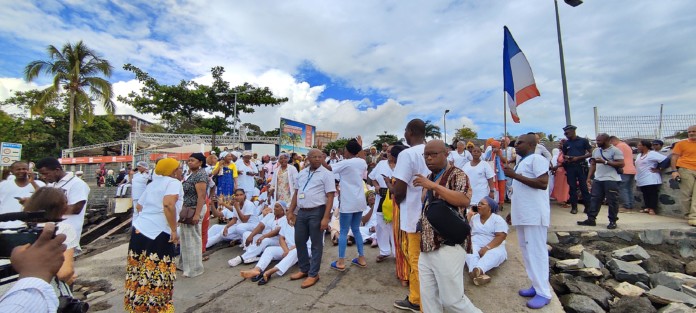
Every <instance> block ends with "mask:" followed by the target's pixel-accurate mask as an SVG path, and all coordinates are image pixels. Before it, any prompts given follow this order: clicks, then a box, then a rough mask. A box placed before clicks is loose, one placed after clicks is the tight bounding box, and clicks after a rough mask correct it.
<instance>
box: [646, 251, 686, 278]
mask: <svg viewBox="0 0 696 313" xmlns="http://www.w3.org/2000/svg"><path fill="white" fill-rule="evenodd" d="M640 266H641V267H643V268H644V269H645V270H646V271H647V272H648V273H651V274H652V273H659V272H678V273H684V262H682V261H681V260H679V258H678V257H676V258H675V257H673V256H671V255H669V254H666V253H663V252H659V251H653V252H651V253H650V259H647V260H645V261H643V263H642V264H641V265H640ZM687 274H688V273H687Z"/></svg>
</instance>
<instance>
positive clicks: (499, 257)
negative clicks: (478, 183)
mask: <svg viewBox="0 0 696 313" xmlns="http://www.w3.org/2000/svg"><path fill="white" fill-rule="evenodd" d="M496 212H498V203H497V202H496V201H495V200H493V198H491V197H483V199H481V201H480V202H479V203H478V213H475V212H473V211H470V212H469V214H468V217H469V218H468V220H469V223H470V224H471V248H472V251H473V253H472V254H467V255H466V265H467V266H468V267H469V276H470V277H471V279H472V280H473V281H474V285H477V286H479V285H482V284H486V283H488V282H490V281H491V277H490V276H488V275H486V273H487V272H488V271H490V270H491V269H494V268H496V267H498V266H500V264H502V263H503V262H505V260H506V259H507V251H505V238H506V237H507V232H508V225H507V223H506V222H505V219H503V218H502V217H501V216H500V215H498V214H496Z"/></svg>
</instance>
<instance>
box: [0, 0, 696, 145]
mask: <svg viewBox="0 0 696 313" xmlns="http://www.w3.org/2000/svg"><path fill="white" fill-rule="evenodd" d="M0 1H2V6H3V10H2V11H0V100H3V99H5V98H7V97H9V96H10V95H11V94H12V92H13V91H15V90H27V89H31V88H38V87H43V86H45V85H46V84H47V83H48V82H49V81H50V79H49V78H48V77H42V78H40V79H39V80H37V81H36V82H34V83H26V82H24V81H23V80H22V71H23V68H24V66H25V65H26V64H27V63H28V62H30V61H32V60H37V59H45V58H46V54H45V48H46V46H48V45H56V46H62V45H63V44H64V43H65V42H67V41H73V42H74V41H77V40H83V41H84V42H85V43H86V44H87V45H88V46H90V47H91V48H93V49H94V50H96V51H98V52H99V53H101V54H102V55H103V56H104V57H105V58H106V59H108V60H110V61H111V63H112V65H113V66H114V67H115V69H116V71H115V72H114V75H113V76H112V77H111V78H110V80H111V81H112V82H113V83H114V90H115V92H116V93H117V94H121V95H123V94H127V93H128V92H131V91H134V90H137V89H138V88H139V86H138V83H137V82H136V81H134V77H133V75H132V74H131V73H129V72H126V71H123V70H122V66H123V64H125V63H132V64H133V65H135V66H138V67H140V68H141V69H143V70H145V71H147V72H149V73H150V74H152V75H153V76H154V77H155V78H157V79H158V80H160V81H161V82H164V83H176V82H178V81H179V80H181V79H195V80H197V81H200V82H203V83H208V82H210V74H209V73H210V68H211V67H213V66H217V65H221V66H224V67H225V69H226V76H225V78H226V79H227V80H229V81H230V82H232V83H233V84H242V83H244V82H249V83H252V84H255V85H258V86H268V87H269V88H270V89H271V90H272V91H273V92H274V93H275V94H277V95H279V96H283V97H288V98H289V99H290V100H289V101H288V103H285V104H283V105H281V106H279V107H275V108H260V109H259V110H258V111H257V113H255V114H242V115H241V116H240V117H241V118H242V121H243V122H251V123H255V124H258V125H259V126H261V128H262V129H271V128H274V127H277V126H276V125H277V124H278V119H279V118H280V117H281V116H283V117H287V118H290V119H293V120H298V121H305V122H307V123H309V124H314V125H316V126H317V127H318V129H319V130H333V131H337V132H339V133H340V135H341V136H346V137H352V136H355V135H358V134H361V135H363V136H365V137H367V138H368V139H369V138H374V136H375V135H376V134H379V133H382V132H383V131H385V130H386V131H388V132H390V133H394V134H397V135H399V136H401V134H402V132H403V128H404V125H405V124H406V123H407V122H408V120H409V119H411V118H422V119H424V120H432V121H433V122H434V123H435V124H436V125H439V126H442V117H443V113H444V111H445V110H447V109H449V110H451V111H450V113H449V114H447V130H448V133H449V135H448V138H452V135H453V132H454V129H456V128H459V127H462V126H467V127H471V128H474V129H475V130H477V131H478V132H479V135H480V137H490V136H496V137H497V136H499V135H500V134H502V133H503V126H502V119H503V112H504V111H503V103H502V101H503V93H502V87H503V86H502V84H503V82H502V46H503V26H504V25H507V26H508V27H509V28H510V31H511V32H512V34H513V36H514V37H515V39H516V41H517V43H518V45H519V46H520V48H521V49H522V50H523V51H524V52H525V54H526V55H527V58H528V59H529V63H530V64H531V67H532V70H533V71H534V74H535V79H536V83H537V86H538V88H539V90H540V92H541V97H539V98H535V99H532V100H530V101H528V102H526V103H524V104H523V105H521V106H520V107H519V108H518V113H519V115H520V118H521V120H522V123H520V124H512V123H511V122H510V119H508V131H509V132H510V133H512V134H521V133H525V132H527V131H544V132H546V133H554V134H556V135H560V134H561V133H562V131H561V128H562V127H563V126H564V124H565V121H564V111H563V94H562V91H561V90H562V88H561V79H560V67H559V61H558V46H557V39H556V28H555V26H556V25H555V16H554V8H553V1H551V0H536V1H533V2H531V3H533V4H530V2H528V1H485V2H482V1H475V0H461V1H380V2H331V3H329V2H325V1H318V0H317V1H271V2H264V3H257V2H251V1H246V2H245V1H242V2H239V1H234V2H231V1H222V0H217V1H174V2H171V1H157V0H155V1H139V0H136V1H124V0H92V1H87V0H70V1H53V0H46V1H9V0H0ZM559 10H560V15H561V26H562V30H563V44H564V48H565V56H566V71H567V78H568V87H569V97H570V104H571V112H572V116H573V124H576V125H577V126H579V131H580V133H581V134H583V135H591V134H593V133H594V124H593V119H592V108H593V107H594V106H597V107H598V108H599V111H600V114H610V115H616V114H627V115H646V114H657V112H658V110H659V105H660V104H661V103H664V104H665V114H681V113H696V109H695V108H696V106H694V105H693V99H695V98H696V88H694V86H695V85H696V79H695V78H693V73H694V72H696V55H695V54H694V53H693V51H696V41H694V40H693V38H696V24H694V23H693V21H694V20H696V4H694V3H693V2H692V1H660V2H654V1H638V2H636V1H629V0H614V1H597V0H587V1H585V3H584V4H583V5H581V6H579V7H576V8H573V7H570V6H568V5H565V4H564V3H563V2H562V1H560V2H559ZM117 105H118V106H117V113H129V114H131V113H133V114H137V113H136V112H135V111H134V110H133V109H132V108H130V107H128V106H126V105H124V104H120V103H118V104H117ZM6 109H7V108H6ZM146 117H147V118H150V119H156V118H157V117H156V116H146Z"/></svg>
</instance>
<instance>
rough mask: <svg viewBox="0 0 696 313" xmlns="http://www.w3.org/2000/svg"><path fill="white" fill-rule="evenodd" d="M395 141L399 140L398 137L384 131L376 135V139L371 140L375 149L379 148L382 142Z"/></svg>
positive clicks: (390, 142) (391, 142) (389, 142)
mask: <svg viewBox="0 0 696 313" xmlns="http://www.w3.org/2000/svg"><path fill="white" fill-rule="evenodd" d="M397 141H399V137H397V136H396V135H392V134H387V133H386V132H385V133H384V134H381V135H377V139H375V140H374V141H372V145H373V146H375V147H376V148H377V150H381V149H382V143H384V142H386V143H387V144H390V145H391V144H393V143H395V142H397ZM363 148H365V147H363Z"/></svg>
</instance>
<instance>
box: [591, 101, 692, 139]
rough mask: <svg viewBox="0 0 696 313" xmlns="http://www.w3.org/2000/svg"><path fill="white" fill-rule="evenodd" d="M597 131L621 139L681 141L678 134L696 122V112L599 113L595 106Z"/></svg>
mask: <svg viewBox="0 0 696 313" xmlns="http://www.w3.org/2000/svg"><path fill="white" fill-rule="evenodd" d="M594 121H595V133H596V134H599V133H607V134H609V135H612V136H616V137H619V138H621V139H631V138H634V139H635V138H640V139H660V140H663V141H664V142H665V143H667V144H671V143H673V142H676V141H679V140H680V139H679V138H677V134H680V133H682V132H686V129H687V127H689V126H691V125H694V124H696V114H677V115H663V114H662V106H660V114H659V115H628V116H626V115H621V116H619V115H599V114H598V112H597V107H595V108H594Z"/></svg>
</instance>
